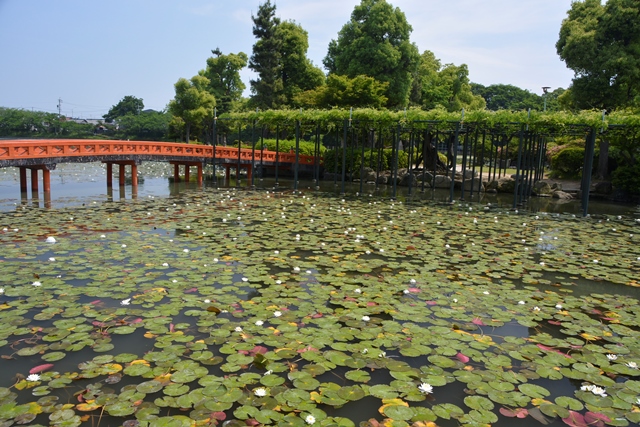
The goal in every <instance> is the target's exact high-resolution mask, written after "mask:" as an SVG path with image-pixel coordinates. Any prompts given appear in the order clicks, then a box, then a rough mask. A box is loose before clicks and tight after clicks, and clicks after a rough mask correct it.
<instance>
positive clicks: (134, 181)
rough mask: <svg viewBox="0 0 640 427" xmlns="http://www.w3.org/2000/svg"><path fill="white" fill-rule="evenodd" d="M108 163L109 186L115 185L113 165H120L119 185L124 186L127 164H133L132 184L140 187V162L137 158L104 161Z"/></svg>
mask: <svg viewBox="0 0 640 427" xmlns="http://www.w3.org/2000/svg"><path fill="white" fill-rule="evenodd" d="M102 163H105V164H106V165H107V188H111V187H113V165H118V167H119V169H118V185H119V186H120V187H124V185H125V172H126V166H131V186H132V187H134V188H137V187H138V164H139V162H137V161H135V160H119V161H113V162H112V161H106V162H102Z"/></svg>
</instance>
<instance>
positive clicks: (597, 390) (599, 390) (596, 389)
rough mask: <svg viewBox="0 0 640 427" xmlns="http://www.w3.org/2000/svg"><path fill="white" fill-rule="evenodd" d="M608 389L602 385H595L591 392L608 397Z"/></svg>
mask: <svg viewBox="0 0 640 427" xmlns="http://www.w3.org/2000/svg"><path fill="white" fill-rule="evenodd" d="M606 391H607V390H605V389H604V388H602V387H595V386H594V387H593V388H592V389H591V393H593V394H595V395H596V396H602V397H607V393H606Z"/></svg>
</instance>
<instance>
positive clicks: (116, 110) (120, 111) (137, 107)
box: [102, 95, 144, 123]
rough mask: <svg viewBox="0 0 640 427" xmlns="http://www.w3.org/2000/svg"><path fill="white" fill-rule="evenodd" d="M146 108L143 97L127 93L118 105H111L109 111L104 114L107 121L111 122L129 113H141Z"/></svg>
mask: <svg viewBox="0 0 640 427" xmlns="http://www.w3.org/2000/svg"><path fill="white" fill-rule="evenodd" d="M143 109H144V102H142V99H141V98H136V97H135V96H131V95H127V96H125V97H124V98H122V99H121V100H120V102H118V103H117V104H116V105H114V106H113V107H111V109H110V110H109V112H108V113H107V114H105V115H104V116H102V117H103V118H104V120H105V121H106V122H107V123H111V122H112V121H113V120H115V119H117V118H118V117H121V116H126V115H127V114H140V113H141V112H142V110H143Z"/></svg>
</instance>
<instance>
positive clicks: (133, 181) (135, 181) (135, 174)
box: [131, 162, 138, 188]
mask: <svg viewBox="0 0 640 427" xmlns="http://www.w3.org/2000/svg"><path fill="white" fill-rule="evenodd" d="M131 185H132V186H133V187H134V188H136V187H137V186H138V165H136V164H135V162H134V163H132V164H131Z"/></svg>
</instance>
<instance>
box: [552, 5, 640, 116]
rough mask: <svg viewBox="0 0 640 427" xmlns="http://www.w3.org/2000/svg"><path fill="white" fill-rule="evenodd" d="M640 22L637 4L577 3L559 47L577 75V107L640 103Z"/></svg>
mask: <svg viewBox="0 0 640 427" xmlns="http://www.w3.org/2000/svg"><path fill="white" fill-rule="evenodd" d="M639 34H640V19H638V2H637V0H609V1H607V2H604V4H603V3H602V2H601V1H600V0H584V1H574V2H572V3H571V9H570V10H569V11H568V13H567V18H566V19H565V20H564V21H563V22H562V26H561V28H560V36H559V39H558V42H557V43H556V49H557V52H558V55H560V58H561V59H562V60H563V61H565V62H566V64H567V67H569V68H571V69H572V70H573V71H574V73H575V76H574V79H573V85H572V87H571V90H570V100H571V102H572V103H573V105H574V106H575V107H577V108H597V109H607V110H611V109H615V108H618V107H625V106H631V105H639V104H640V78H639V77H640V55H638V50H639V49H640V37H639V36H638V35H639Z"/></svg>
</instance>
